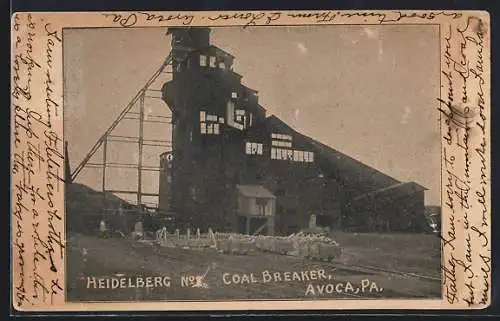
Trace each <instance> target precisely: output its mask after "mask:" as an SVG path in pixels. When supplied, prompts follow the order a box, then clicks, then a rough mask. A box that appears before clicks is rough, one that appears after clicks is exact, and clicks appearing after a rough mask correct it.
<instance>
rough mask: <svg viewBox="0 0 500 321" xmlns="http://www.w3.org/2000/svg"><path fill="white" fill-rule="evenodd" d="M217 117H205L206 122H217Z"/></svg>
mask: <svg viewBox="0 0 500 321" xmlns="http://www.w3.org/2000/svg"><path fill="white" fill-rule="evenodd" d="M217 119H218V117H217V115H207V121H215V122H216V121H217Z"/></svg>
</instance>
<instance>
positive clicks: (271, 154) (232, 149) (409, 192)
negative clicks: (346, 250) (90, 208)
mask: <svg viewBox="0 0 500 321" xmlns="http://www.w3.org/2000/svg"><path fill="white" fill-rule="evenodd" d="M168 34H171V36H172V55H173V65H172V67H173V78H172V80H171V81H169V82H167V83H166V84H164V86H163V88H162V97H163V100H164V101H165V102H166V103H167V105H168V107H169V108H170V109H171V111H172V125H173V127H172V143H173V144H172V146H173V147H172V151H168V152H166V153H164V154H162V155H161V159H160V166H161V168H162V169H163V171H162V174H161V175H162V176H161V179H160V191H159V192H160V200H159V203H160V209H162V210H164V211H168V212H175V213H178V214H179V216H180V218H181V221H183V222H184V223H185V224H189V225H190V226H192V227H199V228H202V229H205V228H208V227H212V228H214V229H217V230H219V231H235V232H241V233H256V232H262V233H269V234H282V235H283V234H289V233H293V232H297V231H298V230H300V229H303V228H306V227H307V226H308V224H309V222H310V221H311V218H312V217H314V218H315V221H316V224H317V225H320V226H328V227H330V228H331V229H333V230H340V229H341V230H351V231H406V232H410V231H411V232H419V231H422V230H424V229H425V228H426V220H425V216H424V190H425V188H424V187H422V186H420V185H418V184H416V183H414V182H400V181H398V180H396V179H394V178H392V177H390V176H388V175H386V174H384V173H381V172H379V171H377V170H375V169H373V168H371V167H369V166H367V165H365V164H362V163H360V162H359V161H357V160H355V159H353V158H351V157H349V156H346V155H345V154H342V153H341V152H339V151H336V150H335V149H333V148H331V147H329V146H326V145H324V144H322V143H320V142H318V141H315V140H314V139H311V138H309V137H306V136H304V135H302V134H301V133H299V132H297V131H295V130H294V129H292V128H291V127H290V126H288V125H287V124H286V123H285V122H283V121H282V120H280V119H279V118H278V117H276V116H266V110H265V109H264V107H262V106H261V105H260V104H259V101H258V96H257V91H255V90H253V89H250V88H248V87H246V86H244V85H243V84H242V76H241V75H239V74H237V73H236V72H234V71H233V66H232V65H233V59H234V57H233V56H232V55H231V54H229V53H227V52H225V51H223V50H221V49H219V48H217V47H215V46H213V45H211V44H210V29H208V28H170V29H169V30H168Z"/></svg>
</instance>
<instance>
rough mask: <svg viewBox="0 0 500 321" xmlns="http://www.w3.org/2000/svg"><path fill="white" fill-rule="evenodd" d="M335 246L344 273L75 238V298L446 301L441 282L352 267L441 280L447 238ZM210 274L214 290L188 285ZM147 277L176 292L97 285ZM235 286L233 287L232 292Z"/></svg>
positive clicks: (335, 268)
mask: <svg viewBox="0 0 500 321" xmlns="http://www.w3.org/2000/svg"><path fill="white" fill-rule="evenodd" d="M334 238H335V239H336V240H337V241H338V242H339V243H340V245H341V246H342V248H343V254H342V257H341V259H340V263H342V264H341V265H339V264H337V263H332V262H318V261H310V260H307V259H303V258H298V257H291V256H283V255H276V254H268V253H260V252H255V253H248V254H247V255H242V256H237V255H228V254H222V253H218V252H216V251H215V250H214V249H206V250H199V251H196V250H184V249H179V248H158V247H154V246H151V245H149V244H147V243H141V242H137V241H133V240H125V239H119V238H109V239H104V238H99V237H95V236H84V235H72V236H70V238H69V239H68V243H67V244H68V246H67V267H68V268H67V295H68V299H69V300H70V301H102V300H105V301H124V300H169V301H175V300H190V301H197V300H255V299H261V300H262V299H284V300H286V299H300V300H308V299H311V300H318V299H332V298H335V299H339V298H346V299H353V298H359V299H363V298H401V299H403V298H404V299H408V298H438V297H439V296H440V294H441V285H440V282H439V279H436V280H432V279H422V278H418V277H414V276H409V275H403V274H401V273H399V274H392V273H388V272H384V271H379V272H373V271H363V270H362V271H360V270H359V269H356V268H350V267H349V266H360V265H363V266H371V267H375V268H379V269H387V270H396V271H399V272H411V273H415V274H421V275H425V276H429V277H434V278H439V270H440V259H439V238H437V237H436V236H432V235H398V234H394V235H376V234H353V233H337V234H336V235H334ZM209 267H210V269H208V268H209ZM207 269H208V271H207ZM308 271H313V272H311V273H309V272H308ZM318 271H320V272H318ZM285 272H288V273H285ZM293 272H296V273H293ZM204 273H206V277H205V278H204V281H203V282H204V283H206V285H207V287H206V288H194V287H192V284H191V283H189V282H186V281H188V280H192V278H191V279H190V278H189V277H190V276H191V277H192V276H196V275H203V274H204ZM304 274H305V275H306V276H305V277H304ZM147 276H151V277H158V276H162V277H163V278H165V277H168V278H169V282H168V286H163V285H162V286H158V287H151V288H146V287H135V288H115V289H112V288H99V287H96V286H93V284H95V283H92V282H97V281H96V280H98V279H99V278H106V277H107V278H109V277H115V278H119V277H124V278H131V279H132V280H136V279H137V278H138V277H139V278H144V279H145V278H146V277H147ZM299 276H300V280H299ZM183 277H184V278H183ZM315 277H316V278H315ZM93 278H95V279H93ZM89 280H92V282H91V281H89ZM248 280H250V281H249V282H245V281H248ZM183 281H184V283H183ZM228 282H231V284H226V283H228ZM235 282H236V283H237V284H235Z"/></svg>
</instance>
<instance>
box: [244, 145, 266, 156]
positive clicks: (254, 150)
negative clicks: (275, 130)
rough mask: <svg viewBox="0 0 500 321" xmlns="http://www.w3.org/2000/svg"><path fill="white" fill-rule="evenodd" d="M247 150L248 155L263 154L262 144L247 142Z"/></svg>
mask: <svg viewBox="0 0 500 321" xmlns="http://www.w3.org/2000/svg"><path fill="white" fill-rule="evenodd" d="M245 152H246V154H247V155H262V154H263V148H262V144H261V143H252V142H247V143H246V145H245Z"/></svg>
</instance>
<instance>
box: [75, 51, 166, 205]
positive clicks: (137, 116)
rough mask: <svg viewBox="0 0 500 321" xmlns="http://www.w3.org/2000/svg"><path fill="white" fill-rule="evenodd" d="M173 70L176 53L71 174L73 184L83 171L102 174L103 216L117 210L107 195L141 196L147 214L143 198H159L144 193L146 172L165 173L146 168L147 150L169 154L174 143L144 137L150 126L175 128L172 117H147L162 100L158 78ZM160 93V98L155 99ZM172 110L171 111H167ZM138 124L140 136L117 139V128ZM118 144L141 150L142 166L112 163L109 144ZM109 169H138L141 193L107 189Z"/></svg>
mask: <svg viewBox="0 0 500 321" xmlns="http://www.w3.org/2000/svg"><path fill="white" fill-rule="evenodd" d="M169 66H172V53H170V54H169V55H168V57H167V58H166V59H165V61H164V62H163V63H162V65H161V66H160V67H159V68H158V70H156V72H155V73H154V74H153V75H152V76H151V78H150V79H149V80H148V81H147V82H146V84H145V85H144V86H143V87H142V88H141V89H140V90H139V91H138V92H137V94H136V95H135V96H134V97H133V98H132V100H131V101H130V102H129V103H128V104H127V106H126V107H125V108H124V109H123V110H122V111H121V113H120V114H119V115H118V117H117V118H116V119H115V120H114V121H113V123H112V124H111V126H110V127H109V128H108V129H107V130H106V131H105V132H104V134H103V135H102V136H101V137H100V138H99V139H98V140H97V142H96V143H95V144H94V146H93V147H92V148H91V149H90V151H89V152H88V153H87V154H86V156H85V157H84V158H83V160H82V161H81V162H80V164H79V165H78V166H77V167H76V168H75V169H74V170H73V171H72V172H71V175H70V182H74V181H75V180H76V178H77V177H78V175H79V174H80V173H81V172H82V170H83V169H86V168H97V169H101V171H102V183H101V184H102V195H103V214H109V212H110V211H111V212H114V211H115V210H116V209H108V208H107V205H106V194H107V193H113V194H129V195H130V194H135V195H136V196H137V206H138V209H139V213H142V210H143V205H144V202H143V197H144V196H146V197H148V196H155V197H159V194H158V193H147V192H143V190H142V183H143V172H145V171H153V172H161V170H162V169H161V168H160V167H159V166H158V167H152V166H144V165H143V159H144V157H143V154H144V147H145V146H155V147H161V146H163V147H165V150H168V149H170V148H171V147H172V142H171V140H170V139H169V140H158V139H146V138H145V135H144V127H145V126H146V125H147V124H148V123H160V124H165V126H170V125H171V121H172V119H171V116H163V115H148V116H147V117H145V108H144V106H145V103H146V101H147V100H148V99H159V98H161V97H158V93H160V92H161V90H159V89H154V88H151V87H152V85H153V84H155V81H156V80H157V79H158V77H159V76H160V75H162V74H164V73H169V74H171V73H172V70H168V68H167V67H169ZM154 93H156V96H155V95H154ZM137 105H138V107H139V108H138V110H139V111H134V107H136V106H137ZM166 109H168V108H166ZM123 120H128V121H137V122H138V128H139V130H138V133H137V135H134V134H132V135H130V136H125V135H116V134H114V130H115V129H116V127H117V126H118V125H119V124H120V123H121V122H122V121H123ZM111 143H118V144H134V145H136V146H137V155H138V162H137V163H134V164H132V163H118V162H110V161H109V160H108V157H107V156H108V155H107V153H108V148H109V144H111ZM98 151H102V162H90V160H91V159H92V157H93V156H94V155H95V154H96V153H97V152H98ZM109 168H127V169H135V170H137V189H136V190H123V189H107V186H109V184H108V180H109V178H108V177H107V175H106V171H107V169H109Z"/></svg>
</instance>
